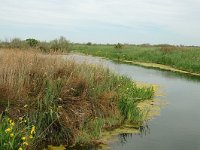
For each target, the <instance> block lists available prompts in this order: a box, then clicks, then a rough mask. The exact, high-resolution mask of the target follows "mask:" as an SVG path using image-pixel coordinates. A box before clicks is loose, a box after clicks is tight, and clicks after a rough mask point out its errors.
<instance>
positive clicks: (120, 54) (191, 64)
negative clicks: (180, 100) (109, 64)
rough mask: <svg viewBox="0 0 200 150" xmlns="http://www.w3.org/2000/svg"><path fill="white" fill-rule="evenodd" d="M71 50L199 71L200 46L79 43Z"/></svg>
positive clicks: (188, 70) (120, 59) (113, 58)
mask: <svg viewBox="0 0 200 150" xmlns="http://www.w3.org/2000/svg"><path fill="white" fill-rule="evenodd" d="M72 49H73V51H75V52H81V53H85V54H90V55H94V56H101V57H106V58H109V59H112V60H119V61H124V60H127V61H134V62H142V63H144V62H146V63H156V64H162V65H167V66H170V67H173V68H176V69H180V70H183V71H187V72H193V73H200V57H199V56H200V48H199V47H183V46H181V47H180V46H179V47H177V46H170V45H155V46H151V45H138V46H137V45H120V46H118V45H117V46H115V45H83V44H82V45H81V44H74V45H73V47H72Z"/></svg>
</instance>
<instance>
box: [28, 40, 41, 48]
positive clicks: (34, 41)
mask: <svg viewBox="0 0 200 150" xmlns="http://www.w3.org/2000/svg"><path fill="white" fill-rule="evenodd" d="M26 42H27V43H28V45H29V46H30V47H36V46H37V44H38V41H37V40H36V39H26Z"/></svg>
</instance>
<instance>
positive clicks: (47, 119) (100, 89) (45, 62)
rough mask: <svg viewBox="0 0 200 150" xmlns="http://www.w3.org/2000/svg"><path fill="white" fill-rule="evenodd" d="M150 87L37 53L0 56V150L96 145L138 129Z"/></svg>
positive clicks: (6, 51)
mask: <svg viewBox="0 0 200 150" xmlns="http://www.w3.org/2000/svg"><path fill="white" fill-rule="evenodd" d="M153 95H154V90H153V88H152V87H138V86H137V85H136V84H135V83H134V82H133V81H132V80H131V79H129V78H127V77H124V76H119V75H117V74H115V73H113V72H111V71H109V70H108V69H104V68H102V67H99V66H96V65H89V64H77V63H75V62H73V61H66V60H64V59H62V58H61V57H60V55H52V54H44V53H41V51H40V50H38V49H29V50H20V49H13V48H9V49H1V50H0V104H1V105H0V106H1V107H0V111H1V117H0V133H1V137H0V143H1V149H5V150H12V149H13V150H15V149H20V150H25V149H41V148H43V147H45V146H46V145H47V144H52V145H59V144H64V145H66V146H72V145H82V144H96V140H97V139H99V138H100V137H101V136H102V132H103V131H105V130H110V129H113V128H116V127H118V126H120V125H121V124H123V123H124V122H135V123H141V124H142V122H143V121H144V117H143V113H142V112H141V110H140V109H139V108H138V107H137V104H138V103H139V102H141V101H143V100H146V99H151V98H153Z"/></svg>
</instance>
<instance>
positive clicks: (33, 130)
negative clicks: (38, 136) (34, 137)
mask: <svg viewBox="0 0 200 150" xmlns="http://www.w3.org/2000/svg"><path fill="white" fill-rule="evenodd" d="M31 134H35V126H34V125H33V126H32V129H31Z"/></svg>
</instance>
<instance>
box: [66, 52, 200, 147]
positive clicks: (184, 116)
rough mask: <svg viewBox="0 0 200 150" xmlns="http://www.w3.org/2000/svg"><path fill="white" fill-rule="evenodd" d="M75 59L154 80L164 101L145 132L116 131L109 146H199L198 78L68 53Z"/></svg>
mask: <svg viewBox="0 0 200 150" xmlns="http://www.w3.org/2000/svg"><path fill="white" fill-rule="evenodd" d="M67 57H70V58H71V59H74V60H75V61H81V62H83V61H86V62H88V63H95V64H100V65H103V66H104V67H108V68H110V69H112V70H114V71H115V72H116V73H118V74H121V75H125V76H128V77H130V78H132V79H133V80H135V81H141V82H146V83H150V84H158V85H160V87H161V88H162V91H163V92H164V93H165V96H164V97H163V98H164V99H165V100H166V101H167V103H168V105H167V106H165V107H164V108H163V109H162V110H161V115H160V116H159V117H156V118H155V119H153V120H151V121H150V122H148V129H147V132H146V134H140V135H134V134H131V135H130V134H128V135H126V134H124V135H119V136H118V138H119V140H118V142H114V143H112V144H111V145H110V149H112V150H200V79H198V78H193V77H188V76H183V75H177V74H175V73H172V72H167V71H159V70H154V69H147V68H143V67H138V66H133V65H128V64H117V63H114V62H112V61H108V60H102V59H100V58H94V57H91V56H80V55H70V56H67Z"/></svg>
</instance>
